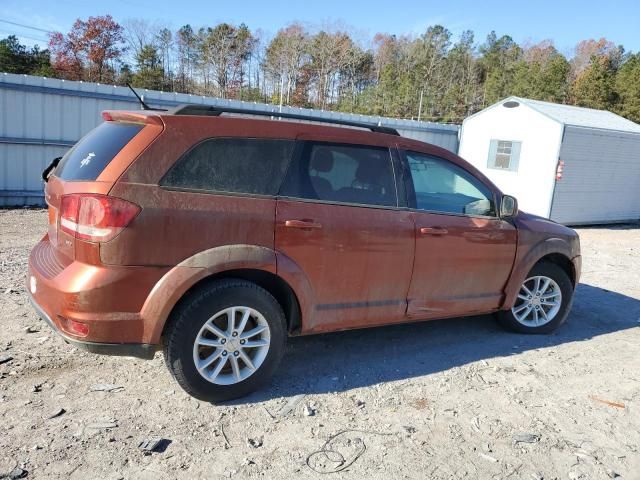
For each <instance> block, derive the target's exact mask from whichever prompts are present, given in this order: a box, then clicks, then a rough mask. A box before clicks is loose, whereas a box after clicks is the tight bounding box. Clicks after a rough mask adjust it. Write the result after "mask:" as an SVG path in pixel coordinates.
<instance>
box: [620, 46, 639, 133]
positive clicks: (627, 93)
mask: <svg viewBox="0 0 640 480" xmlns="http://www.w3.org/2000/svg"><path fill="white" fill-rule="evenodd" d="M615 89H616V93H617V96H618V101H617V103H616V106H615V110H616V111H617V112H618V113H619V114H620V115H622V116H623V117H626V118H628V119H629V120H632V121H634V122H638V123H640V53H636V54H635V55H631V56H630V57H629V58H628V59H627V60H626V62H624V63H623V64H622V66H621V67H620V69H619V70H618V74H617V75H616V79H615Z"/></svg>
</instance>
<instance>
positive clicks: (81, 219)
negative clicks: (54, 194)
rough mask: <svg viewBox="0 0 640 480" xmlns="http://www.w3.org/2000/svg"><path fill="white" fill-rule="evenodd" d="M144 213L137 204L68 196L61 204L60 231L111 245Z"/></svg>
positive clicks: (94, 195) (109, 198)
mask: <svg viewBox="0 0 640 480" xmlns="http://www.w3.org/2000/svg"><path fill="white" fill-rule="evenodd" d="M138 213H140V207H139V206H138V205H136V204H135V203H131V202H128V201H127V200H122V199H121V198H115V197H109V196H106V195H98V194H93V193H86V194H85V193H74V194H72V195H64V196H63V197H62V202H61V204H60V228H61V229H62V230H63V231H65V232H67V233H69V234H71V235H73V236H74V237H76V238H80V239H83V240H89V241H92V242H108V241H109V240H111V239H112V238H114V237H115V236H116V235H118V234H119V233H120V232H121V231H122V230H124V228H125V227H126V226H127V225H129V223H131V220H133V219H134V218H135V217H136V215H138Z"/></svg>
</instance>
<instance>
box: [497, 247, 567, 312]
mask: <svg viewBox="0 0 640 480" xmlns="http://www.w3.org/2000/svg"><path fill="white" fill-rule="evenodd" d="M542 261H548V262H551V263H554V264H556V265H558V266H559V267H560V268H562V269H563V270H564V271H565V272H567V274H568V275H569V278H570V279H571V283H572V284H573V286H574V288H575V286H576V282H577V279H578V272H577V271H576V269H575V265H574V264H573V262H572V259H571V249H570V247H569V245H568V244H567V242H566V241H564V240H562V239H560V238H548V239H545V240H543V241H541V242H539V243H538V244H536V245H534V246H533V247H532V248H531V249H530V250H529V251H528V252H527V253H526V254H525V255H523V257H522V258H520V259H519V260H516V262H517V265H516V266H515V268H514V270H513V272H512V274H511V276H510V278H509V280H508V282H507V285H506V287H505V296H504V301H503V302H502V307H501V309H502V310H508V309H510V308H511V306H512V305H513V303H514V302H515V300H516V296H517V295H518V291H519V290H520V286H521V285H522V282H524V280H525V279H526V278H527V275H528V274H529V272H530V271H531V269H532V268H533V267H534V266H535V265H537V264H538V263H540V262H542Z"/></svg>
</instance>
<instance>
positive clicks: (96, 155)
mask: <svg viewBox="0 0 640 480" xmlns="http://www.w3.org/2000/svg"><path fill="white" fill-rule="evenodd" d="M143 127H144V125H137V124H134V123H119V122H104V123H102V124H100V125H99V126H98V127H96V128H94V129H93V130H91V131H90V132H89V133H88V134H87V135H85V136H84V137H83V138H82V139H81V140H80V141H79V142H78V143H76V144H75V145H74V146H73V148H71V150H69V151H68V152H67V153H66V155H65V156H64V157H62V160H60V164H59V165H58V167H57V168H56V170H55V172H54V173H55V175H56V176H57V177H59V178H61V179H62V180H95V179H96V178H98V175H100V173H102V171H103V170H104V169H105V167H106V166H107V165H108V164H109V162H110V161H111V160H113V158H114V157H115V156H116V155H117V154H118V152H119V151H120V150H122V148H123V147H124V146H125V145H126V144H127V143H129V142H130V141H131V139H132V138H133V137H135V136H136V134H137V133H138V132H139V131H140V130H142V128H143Z"/></svg>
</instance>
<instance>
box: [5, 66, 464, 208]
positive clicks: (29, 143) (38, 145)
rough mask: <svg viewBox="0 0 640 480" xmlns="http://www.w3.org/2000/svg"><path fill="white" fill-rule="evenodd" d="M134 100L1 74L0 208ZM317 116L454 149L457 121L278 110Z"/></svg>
mask: <svg viewBox="0 0 640 480" xmlns="http://www.w3.org/2000/svg"><path fill="white" fill-rule="evenodd" d="M139 93H144V99H145V101H146V102H147V103H148V104H149V105H151V106H157V107H165V108H166V107H172V106H175V105H179V104H181V103H198V104H206V105H216V106H229V107H235V108H249V109H255V110H259V111H274V112H275V111H277V108H278V107H276V106H273V105H266V104H261V103H253V102H239V101H235V100H222V99H216V98H210V97H202V96H198V95H187V94H180V93H164V92H158V91H152V90H145V91H139ZM136 108H138V104H137V100H136V99H135V97H134V96H133V94H132V93H131V91H130V90H129V89H128V88H126V87H116V86H111V85H100V84H98V83H84V82H69V81H64V80H56V79H49V78H43V77H32V76H28V75H14V74H7V73H4V74H0V206H17V205H34V204H41V203H42V182H41V180H40V175H41V172H42V170H43V169H44V168H45V167H46V165H47V164H48V163H49V162H50V161H51V159H52V158H54V157H57V156H60V155H62V154H63V153H64V152H65V151H66V150H67V149H68V148H69V147H70V146H71V145H73V144H74V143H75V142H76V141H77V140H79V139H80V137H82V135H84V134H85V133H86V132H88V131H89V130H91V129H92V128H94V127H95V126H96V125H98V124H99V123H100V122H101V118H100V112H101V111H102V110H116V109H126V110H131V109H136ZM282 111H283V112H291V113H302V114H305V115H313V116H317V117H319V118H341V119H345V120H355V121H366V122H376V123H377V122H382V123H383V124H384V125H385V126H389V127H395V128H397V129H398V131H399V132H400V133H401V134H402V135H403V136H406V137H409V138H414V139H417V140H421V141H424V142H428V143H433V144H435V145H439V146H441V147H444V148H446V149H448V150H451V151H453V152H457V150H458V130H459V126H458V125H444V124H438V123H431V122H417V121H413V120H395V119H388V118H383V117H368V116H363V115H352V114H343V113H336V112H325V111H318V110H309V109H301V108H289V107H285V108H283V109H282Z"/></svg>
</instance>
